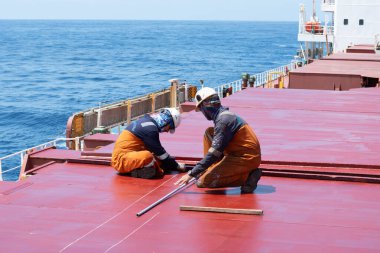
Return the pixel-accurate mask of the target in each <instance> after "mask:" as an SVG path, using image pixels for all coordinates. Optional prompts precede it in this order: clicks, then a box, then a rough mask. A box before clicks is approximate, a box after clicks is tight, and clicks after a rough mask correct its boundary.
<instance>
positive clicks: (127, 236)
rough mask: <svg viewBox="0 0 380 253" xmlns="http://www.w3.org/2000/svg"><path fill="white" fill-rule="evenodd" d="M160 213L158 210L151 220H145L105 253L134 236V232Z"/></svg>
mask: <svg viewBox="0 0 380 253" xmlns="http://www.w3.org/2000/svg"><path fill="white" fill-rule="evenodd" d="M159 214H160V212H158V213H156V214H155V215H153V216H152V217H151V218H150V219H149V220H147V221H145V222H144V223H143V224H141V225H140V226H139V227H138V228H136V229H134V230H133V231H132V232H131V233H129V234H128V235H126V236H125V237H124V238H123V239H121V240H120V241H118V242H117V243H116V244H114V245H112V246H111V247H109V248H108V249H107V250H106V251H104V253H106V252H108V251H110V250H111V249H113V248H114V247H116V246H117V245H119V244H120V243H122V242H123V241H125V240H127V239H128V238H129V237H130V236H132V235H133V234H134V233H136V232H137V231H138V230H140V228H142V227H143V226H144V225H145V224H147V223H148V222H150V221H151V220H153V219H154V218H156V216H157V215H159Z"/></svg>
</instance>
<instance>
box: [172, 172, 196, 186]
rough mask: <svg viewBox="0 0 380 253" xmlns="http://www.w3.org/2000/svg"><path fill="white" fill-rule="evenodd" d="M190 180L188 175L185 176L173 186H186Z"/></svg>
mask: <svg viewBox="0 0 380 253" xmlns="http://www.w3.org/2000/svg"><path fill="white" fill-rule="evenodd" d="M191 178H192V176H190V175H188V174H185V175H183V176H182V177H181V178H180V179H179V180H178V181H177V182H175V183H174V184H175V185H180V186H181V185H185V184H187V183H188V182H189V181H190V179H191Z"/></svg>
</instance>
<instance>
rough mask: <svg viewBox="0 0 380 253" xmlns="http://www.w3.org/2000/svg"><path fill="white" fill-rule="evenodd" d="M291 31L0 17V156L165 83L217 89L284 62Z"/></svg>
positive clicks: (270, 26) (293, 44)
mask: <svg viewBox="0 0 380 253" xmlns="http://www.w3.org/2000/svg"><path fill="white" fill-rule="evenodd" d="M297 32H298V25H297V23H296V22H288V23H283V22H282V23H280V22H230V21H228V22H222V21H215V22H213V21H28V20H19V21H7V20H0V157H3V156H5V155H7V154H10V153H13V152H16V151H19V150H22V149H25V148H28V147H31V146H35V145H37V144H40V143H42V142H46V141H50V140H53V139H55V138H58V137H64V132H65V127H66V122H67V119H68V118H69V116H70V115H71V114H73V113H74V112H77V111H81V110H84V109H88V108H91V107H95V106H97V105H98V103H99V102H107V101H109V102H111V101H118V100H122V99H126V98H129V97H135V96H138V95H142V94H145V93H147V92H151V91H156V90H159V89H162V88H166V87H168V86H169V82H168V80H169V79H171V78H180V79H184V80H187V81H188V82H191V83H194V84H199V80H200V79H203V80H204V81H205V84H206V85H210V86H217V85H220V84H223V83H226V82H230V81H234V80H237V79H239V78H240V74H241V73H242V72H249V73H258V72H262V71H265V70H268V69H271V68H274V67H278V66H281V65H285V64H288V63H289V62H290V60H291V59H292V58H293V55H295V53H296V50H297V47H298V42H297Z"/></svg>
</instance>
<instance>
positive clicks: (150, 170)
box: [131, 166, 156, 179]
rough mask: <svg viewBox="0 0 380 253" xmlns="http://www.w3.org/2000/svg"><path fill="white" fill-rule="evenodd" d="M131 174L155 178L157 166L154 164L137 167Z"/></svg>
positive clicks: (138, 176)
mask: <svg viewBox="0 0 380 253" xmlns="http://www.w3.org/2000/svg"><path fill="white" fill-rule="evenodd" d="M131 176H132V177H137V178H145V179H149V178H154V177H155V176H156V168H154V167H153V166H149V167H143V168H140V169H135V170H132V171H131Z"/></svg>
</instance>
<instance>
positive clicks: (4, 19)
mask: <svg viewBox="0 0 380 253" xmlns="http://www.w3.org/2000/svg"><path fill="white" fill-rule="evenodd" d="M0 21H195V22H196V21H199V22H204V21H211V22H298V20H244V19H242V20H239V19H108V18H0Z"/></svg>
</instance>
